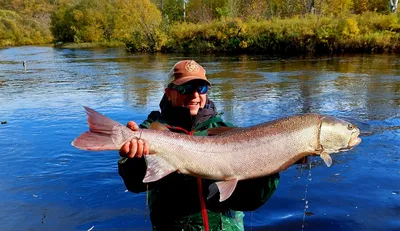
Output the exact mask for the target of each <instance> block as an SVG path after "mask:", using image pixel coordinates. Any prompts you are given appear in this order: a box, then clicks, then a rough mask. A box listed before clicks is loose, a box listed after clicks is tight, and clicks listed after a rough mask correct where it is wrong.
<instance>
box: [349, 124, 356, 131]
mask: <svg viewBox="0 0 400 231" xmlns="http://www.w3.org/2000/svg"><path fill="white" fill-rule="evenodd" d="M355 127H356V126H354V125H353V124H347V129H348V130H353V129H354V128H355Z"/></svg>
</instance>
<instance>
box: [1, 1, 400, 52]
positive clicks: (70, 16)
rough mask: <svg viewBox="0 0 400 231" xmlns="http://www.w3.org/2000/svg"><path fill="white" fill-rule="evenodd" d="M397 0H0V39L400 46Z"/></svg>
mask: <svg viewBox="0 0 400 231" xmlns="http://www.w3.org/2000/svg"><path fill="white" fill-rule="evenodd" d="M397 3H398V0H1V1H0V47H7V46H19V45H33V44H49V43H53V44H55V45H56V46H77V47H85V46H126V47H127V48H128V49H129V50H131V51H146V52H157V51H162V52H235V53H261V52H263V53H264V52H269V53H276V54H284V53H343V52H368V53H371V52H373V53H380V52H385V51H388V52H400V42H399V41H400V40H399V37H400V35H399V34H400V33H399V32H400V22H399V19H400V14H399V13H397Z"/></svg>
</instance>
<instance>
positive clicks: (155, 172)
mask: <svg viewBox="0 0 400 231" xmlns="http://www.w3.org/2000/svg"><path fill="white" fill-rule="evenodd" d="M144 158H145V159H146V163H147V171H146V175H145V176H144V179H143V183H148V182H153V181H157V180H159V179H161V178H163V177H165V176H167V175H168V174H170V173H173V172H175V171H176V168H175V167H174V166H172V165H171V164H170V163H168V162H167V161H166V160H164V159H163V158H161V157H159V156H156V155H145V156H144Z"/></svg>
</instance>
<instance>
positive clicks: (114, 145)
mask: <svg viewBox="0 0 400 231" xmlns="http://www.w3.org/2000/svg"><path fill="white" fill-rule="evenodd" d="M84 108H85V110H86V113H87V116H88V118H87V123H88V125H89V130H90V132H85V133H83V134H81V135H80V136H79V137H78V138H76V139H75V140H74V141H72V145H73V146H75V147H77V148H80V149H83V150H95V151H100V150H118V149H120V148H121V146H122V145H123V144H124V143H126V142H127V141H128V140H129V139H131V138H132V136H131V135H132V131H131V130H130V129H129V128H127V127H126V126H124V125H122V124H120V123H118V122H116V121H114V120H112V119H110V118H108V117H106V116H104V115H102V114H100V113H98V112H97V111H95V110H93V109H91V108H88V107H85V106H84Z"/></svg>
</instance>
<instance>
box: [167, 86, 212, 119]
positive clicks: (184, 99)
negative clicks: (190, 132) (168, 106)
mask: <svg viewBox="0 0 400 231" xmlns="http://www.w3.org/2000/svg"><path fill="white" fill-rule="evenodd" d="M185 85H191V86H193V87H195V88H196V89H197V87H198V86H201V85H204V83H203V82H201V83H198V82H197V83H196V82H192V83H191V82H189V83H185V84H183V85H182V86H183V87H184V86H185ZM189 92H190V91H189ZM165 93H166V95H167V97H168V99H169V100H170V101H171V103H172V106H173V107H187V108H189V110H190V115H192V116H194V115H197V113H198V112H199V109H200V108H204V105H205V104H206V99H207V94H206V93H204V94H201V93H200V92H199V91H198V90H194V91H193V92H190V93H189V94H188V93H187V92H186V93H185V94H182V93H180V92H179V91H178V90H177V89H173V88H166V89H165Z"/></svg>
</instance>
